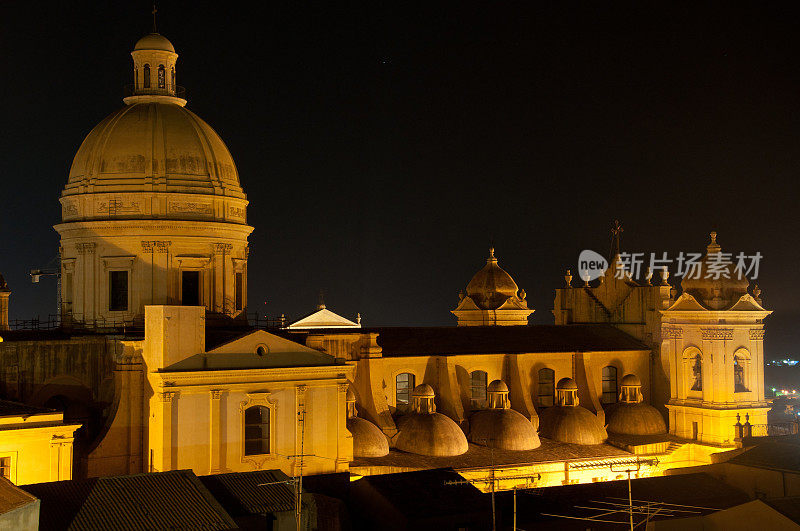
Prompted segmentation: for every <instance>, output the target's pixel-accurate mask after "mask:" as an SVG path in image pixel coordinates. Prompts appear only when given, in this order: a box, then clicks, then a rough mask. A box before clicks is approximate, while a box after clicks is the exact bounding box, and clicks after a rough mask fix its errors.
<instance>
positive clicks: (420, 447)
mask: <svg viewBox="0 0 800 531" xmlns="http://www.w3.org/2000/svg"><path fill="white" fill-rule="evenodd" d="M398 427H399V428H400V432H399V433H398V434H397V440H396V442H395V447H396V448H397V449H398V450H403V451H404V452H410V453H412V454H420V455H432V456H440V457H441V456H454V455H461V454H463V453H464V452H466V451H467V449H468V448H469V445H468V444H467V438H466V437H465V436H464V432H463V431H461V428H459V427H458V424H456V423H455V422H453V421H452V420H451V419H450V417H448V416H446V415H442V414H441V413H410V414H408V415H405V416H403V417H402V418H401V419H400V421H399V422H398Z"/></svg>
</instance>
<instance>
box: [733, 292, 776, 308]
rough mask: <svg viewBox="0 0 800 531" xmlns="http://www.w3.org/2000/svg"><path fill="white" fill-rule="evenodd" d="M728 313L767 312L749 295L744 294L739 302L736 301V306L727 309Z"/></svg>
mask: <svg viewBox="0 0 800 531" xmlns="http://www.w3.org/2000/svg"><path fill="white" fill-rule="evenodd" d="M728 311H729V312H765V311H767V310H766V309H765V308H764V307H763V306H761V305H760V304H759V303H758V302H757V301H756V299H755V298H754V297H753V296H752V295H750V294H749V293H745V294H744V295H742V296H741V297H739V300H738V301H736V304H734V305H733V306H731V307H730V308H728Z"/></svg>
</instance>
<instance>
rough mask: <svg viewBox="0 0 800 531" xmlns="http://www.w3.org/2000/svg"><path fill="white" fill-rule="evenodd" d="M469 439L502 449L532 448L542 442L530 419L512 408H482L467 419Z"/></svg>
mask: <svg viewBox="0 0 800 531" xmlns="http://www.w3.org/2000/svg"><path fill="white" fill-rule="evenodd" d="M469 424H470V431H469V440H470V441H471V442H473V443H476V444H480V445H483V446H491V447H492V448H500V449H502V450H533V449H534V448H538V447H539V446H540V445H541V444H542V443H541V442H540V441H539V436H538V435H537V434H536V430H535V429H534V428H533V424H531V421H529V420H528V419H526V418H525V416H524V415H523V414H522V413H520V412H519V411H514V410H513V409H484V410H481V411H476V412H475V413H473V414H472V416H471V417H470V419H469Z"/></svg>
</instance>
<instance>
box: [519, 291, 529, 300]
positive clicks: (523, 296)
mask: <svg viewBox="0 0 800 531" xmlns="http://www.w3.org/2000/svg"><path fill="white" fill-rule="evenodd" d="M527 296H528V294H527V293H525V290H524V289H521V290H519V298H520V300H523V301H524V300H525V298H526V297H527Z"/></svg>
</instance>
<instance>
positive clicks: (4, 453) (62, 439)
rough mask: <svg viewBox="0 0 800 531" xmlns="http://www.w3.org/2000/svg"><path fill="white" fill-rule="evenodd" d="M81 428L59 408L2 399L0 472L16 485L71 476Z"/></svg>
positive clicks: (0, 413) (0, 401)
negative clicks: (70, 421)
mask: <svg viewBox="0 0 800 531" xmlns="http://www.w3.org/2000/svg"><path fill="white" fill-rule="evenodd" d="M78 428H80V425H77V424H67V423H65V422H64V415H63V413H61V412H59V411H52V410H48V409H43V408H37V407H33V406H27V405H24V404H18V403H16V402H9V401H7V400H0V476H2V477H4V478H6V479H8V480H10V481H11V482H12V483H14V484H16V485H25V484H28V483H41V482H44V481H58V480H62V479H72V465H73V456H72V453H73V435H74V433H75V430H77V429H78Z"/></svg>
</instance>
